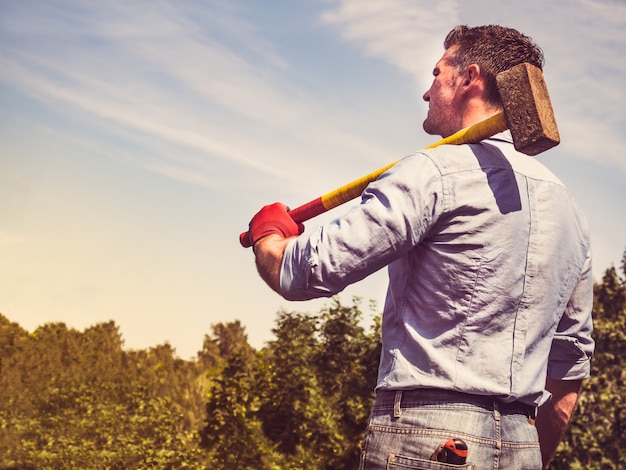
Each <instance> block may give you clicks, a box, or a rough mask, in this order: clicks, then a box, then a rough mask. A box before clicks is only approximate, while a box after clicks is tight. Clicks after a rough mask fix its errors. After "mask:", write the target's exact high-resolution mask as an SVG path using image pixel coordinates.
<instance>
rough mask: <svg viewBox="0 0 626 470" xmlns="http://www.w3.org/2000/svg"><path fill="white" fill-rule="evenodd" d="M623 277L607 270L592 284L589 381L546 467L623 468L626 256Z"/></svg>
mask: <svg viewBox="0 0 626 470" xmlns="http://www.w3.org/2000/svg"><path fill="white" fill-rule="evenodd" d="M622 273H623V276H624V277H622V278H620V277H619V276H618V275H617V271H616V270H615V268H614V267H611V268H609V269H607V270H606V272H605V274H604V277H603V278H602V283H601V284H596V285H595V286H594V307H593V317H594V333H593V337H594V339H595V342H596V350H595V353H594V357H593V360H592V365H591V377H590V378H589V379H587V380H586V381H585V382H584V386H583V394H582V395H581V397H580V399H579V403H578V409H577V410H576V412H575V414H574V417H573V420H572V423H571V424H570V427H569V430H568V432H567V434H566V436H565V438H564V440H563V442H562V443H561V444H560V445H559V448H558V449H557V454H556V456H555V459H554V462H553V464H552V466H551V468H554V469H574V470H577V469H585V470H587V469H590V470H593V469H599V470H610V469H621V468H626V429H625V428H626V388H625V386H624V385H625V383H624V382H625V379H626V367H625V366H624V362H623V358H624V357H626V280H625V279H626V252H625V253H624V257H623V258H622Z"/></svg>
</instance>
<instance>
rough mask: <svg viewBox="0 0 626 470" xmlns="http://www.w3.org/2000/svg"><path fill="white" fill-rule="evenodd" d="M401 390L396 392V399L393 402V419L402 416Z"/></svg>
mask: <svg viewBox="0 0 626 470" xmlns="http://www.w3.org/2000/svg"><path fill="white" fill-rule="evenodd" d="M401 405H402V390H398V391H396V397H395V399H394V400H393V417H394V418H399V417H400V415H401V414H402V407H401Z"/></svg>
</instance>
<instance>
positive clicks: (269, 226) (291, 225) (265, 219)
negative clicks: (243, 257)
mask: <svg viewBox="0 0 626 470" xmlns="http://www.w3.org/2000/svg"><path fill="white" fill-rule="evenodd" d="M288 211H289V208H288V207H287V206H286V205H284V204H281V203H280V202H275V203H274V204H270V205H268V206H265V207H263V208H262V209H261V210H260V211H259V212H257V213H256V215H255V216H254V217H252V220H251V221H250V225H249V230H248V241H249V242H250V243H249V246H254V245H255V244H256V243H257V242H258V241H259V240H261V239H262V238H264V237H267V236H268V235H271V234H276V235H280V236H281V237H283V238H290V237H297V236H298V235H300V234H301V233H302V232H304V225H303V224H301V223H296V222H295V221H294V220H293V219H292V218H291V216H290V215H289V212H288Z"/></svg>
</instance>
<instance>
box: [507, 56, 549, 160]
mask: <svg viewBox="0 0 626 470" xmlns="http://www.w3.org/2000/svg"><path fill="white" fill-rule="evenodd" d="M496 84H497V86H498V92H499V93H500V98H501V99H502V104H503V106H504V117H505V119H506V123H507V127H508V128H509V130H510V131H511V136H512V137H513V145H514V146H515V149H516V150H517V151H519V152H522V153H525V154H526V155H537V154H538V153H541V152H543V151H545V150H548V149H549V148H552V147H554V146H555V145H558V143H559V142H560V138H559V130H558V129H557V127H556V121H555V119H554V111H553V110H552V104H551V103H550V96H549V95H548V88H547V87H546V82H545V80H544V79H543V73H542V72H541V69H539V68H537V67H535V66H534V65H531V64H528V63H524V64H520V65H516V66H515V67H512V68H510V69H508V70H505V71H504V72H501V73H499V74H498V75H496Z"/></svg>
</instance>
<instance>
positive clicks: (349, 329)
mask: <svg viewBox="0 0 626 470" xmlns="http://www.w3.org/2000/svg"><path fill="white" fill-rule="evenodd" d="M622 272H623V276H624V277H620V276H618V274H617V271H616V270H615V269H614V268H611V269H608V270H607V271H606V273H605V275H604V277H603V279H602V282H601V283H599V284H597V285H595V287H594V294H595V299H594V312H593V313H594V328H595V329H594V338H595V340H596V354H595V356H594V359H593V362H592V377H591V378H590V379H588V380H586V381H585V384H584V394H583V395H582V397H581V398H580V401H579V407H578V410H577V412H576V413H575V415H574V419H573V421H572V424H571V426H570V428H569V431H568V433H567V434H566V436H565V438H564V440H563V443H562V444H561V445H560V446H559V449H558V451H557V455H556V457H555V459H554V461H553V463H552V465H551V468H553V469H557V470H560V469H599V470H610V469H618V468H626V438H625V437H624V436H625V435H626V433H625V432H624V431H625V430H624V429H623V428H624V424H623V423H624V422H625V420H626V400H624V398H625V397H624V395H625V392H624V390H625V388H624V379H625V369H624V366H623V364H622V358H623V357H625V356H626V325H625V322H626V279H625V278H626V253H625V256H624V259H623V264H622ZM359 303H360V302H359V300H358V299H354V301H353V303H352V305H350V306H345V305H342V304H341V303H340V302H339V300H338V299H335V300H333V301H332V303H331V305H330V307H327V308H324V309H322V311H320V312H319V313H316V314H303V313H297V312H286V311H281V312H279V313H278V317H277V319H276V326H275V328H274V329H273V333H274V340H272V341H271V342H269V343H268V344H267V345H266V347H264V348H263V349H262V350H260V351H255V350H254V349H253V348H252V347H251V346H250V345H249V344H248V339H247V336H246V334H245V328H244V327H243V326H242V325H241V323H240V322H238V321H236V322H231V323H219V324H216V325H213V327H212V331H211V334H208V335H206V336H205V339H204V344H203V347H202V350H201V351H199V352H198V356H197V360H193V361H185V360H181V359H179V358H177V357H176V355H175V351H174V349H173V348H172V347H171V346H170V345H169V344H163V345H159V346H156V347H154V348H149V349H147V350H139V351H126V350H124V349H123V341H122V339H121V336H120V333H119V330H118V327H117V326H116V325H115V324H114V323H113V322H108V323H102V324H98V325H96V326H93V327H91V328H88V329H86V330H85V331H83V332H79V331H76V330H73V329H68V328H67V327H66V326H65V325H64V324H62V323H51V324H46V325H42V326H41V327H39V328H37V330H35V331H34V332H32V333H29V332H27V331H26V330H24V329H23V328H21V327H20V326H19V325H18V324H16V323H13V322H10V321H9V320H8V319H7V318H6V317H4V316H2V315H1V314H0V470H1V469H7V470H8V469H18V468H19V469H39V468H54V469H66V468H67V469H74V468H81V469H96V468H97V469H100V468H107V469H140V468H141V469H143V468H155V469H201V468H210V469H212V470H230V469H233V468H237V469H241V470H301V469H307V470H330V469H332V470H348V469H354V468H357V467H358V456H359V441H360V439H361V438H362V435H363V432H364V430H365V426H366V422H367V417H368V415H369V411H370V408H371V405H372V402H373V399H374V394H373V390H374V386H375V382H376V374H377V369H378V361H379V357H380V321H381V318H380V315H374V316H373V322H372V326H371V328H370V329H366V328H364V326H363V325H364V319H363V313H362V312H361V310H360V308H359ZM374 309H375V306H374V307H373V308H372V310H373V311H374Z"/></svg>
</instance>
